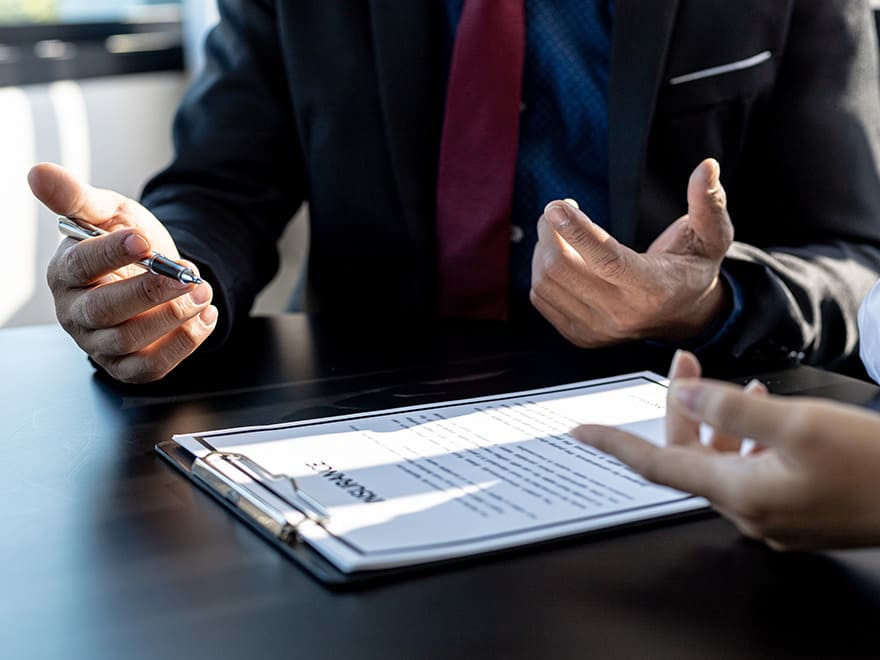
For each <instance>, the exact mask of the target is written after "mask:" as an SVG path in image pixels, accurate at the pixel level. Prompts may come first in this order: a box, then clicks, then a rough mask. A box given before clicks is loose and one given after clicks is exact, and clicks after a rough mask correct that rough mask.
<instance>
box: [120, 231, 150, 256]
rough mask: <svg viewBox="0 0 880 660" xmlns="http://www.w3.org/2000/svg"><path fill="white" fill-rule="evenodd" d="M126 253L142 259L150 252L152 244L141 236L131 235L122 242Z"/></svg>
mask: <svg viewBox="0 0 880 660" xmlns="http://www.w3.org/2000/svg"><path fill="white" fill-rule="evenodd" d="M122 247H123V249H125V253H126V254H128V255H130V256H132V257H140V256H143V255H144V254H146V253H147V252H149V251H150V244H149V243H147V240H146V239H145V238H144V237H143V236H141V235H140V234H129V235H128V236H126V237H125V240H123V241H122Z"/></svg>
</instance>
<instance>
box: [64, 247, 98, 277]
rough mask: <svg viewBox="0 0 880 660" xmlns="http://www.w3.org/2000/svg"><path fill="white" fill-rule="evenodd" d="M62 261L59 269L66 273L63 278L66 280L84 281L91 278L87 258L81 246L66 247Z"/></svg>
mask: <svg viewBox="0 0 880 660" xmlns="http://www.w3.org/2000/svg"><path fill="white" fill-rule="evenodd" d="M62 261H63V263H62V265H61V270H63V271H64V272H65V273H66V274H67V277H66V278H65V279H67V280H68V281H71V282H83V283H86V282H88V281H89V280H90V279H91V276H90V274H89V273H90V271H91V269H90V267H89V260H88V258H87V256H86V251H85V250H83V249H81V246H79V245H74V246H73V247H71V248H69V249H67V250H66V251H65V252H64V256H63V258H62Z"/></svg>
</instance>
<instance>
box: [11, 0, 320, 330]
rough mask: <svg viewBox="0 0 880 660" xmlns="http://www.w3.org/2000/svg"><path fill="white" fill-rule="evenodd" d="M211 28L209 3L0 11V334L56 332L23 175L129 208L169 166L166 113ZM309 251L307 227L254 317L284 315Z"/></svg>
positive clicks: (49, 230)
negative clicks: (126, 202)
mask: <svg viewBox="0 0 880 660" xmlns="http://www.w3.org/2000/svg"><path fill="white" fill-rule="evenodd" d="M217 20H218V13H217V6H216V0H161V1H159V0H0V200H2V203H3V217H2V218H0V222H2V223H3V227H4V231H5V236H6V238H5V239H4V246H3V248H4V250H3V252H4V257H3V259H0V281H2V282H4V283H5V284H4V286H3V287H2V288H0V328H2V327H12V326H23V325H33V324H39V323H53V322H55V312H54V303H53V301H52V298H51V296H50V294H49V291H48V287H47V286H46V283H45V279H46V278H45V273H46V266H47V265H48V262H49V259H50V258H51V256H52V254H54V252H55V250H56V248H57V246H58V243H59V241H60V236H59V235H58V231H57V228H56V217H55V216H54V215H53V214H52V213H50V212H49V211H48V210H47V209H46V208H44V207H43V206H42V205H41V204H39V203H38V202H37V201H36V200H35V199H34V198H33V196H32V195H31V193H30V190H29V188H28V185H27V172H28V170H29V169H30V168H31V167H32V166H33V165H34V164H35V163H39V162H43V161H50V162H54V163H59V164H61V165H63V166H64V167H67V168H68V169H70V170H71V171H73V172H74V173H75V174H76V175H77V176H79V177H80V178H81V179H83V180H84V181H88V182H90V183H91V184H93V185H95V186H97V187H100V188H110V189H113V190H117V191H119V192H121V193H122V194H124V195H127V196H129V197H132V198H134V199H137V198H138V197H139V196H140V192H141V189H142V187H143V185H144V183H145V182H146V181H147V180H148V179H149V178H150V177H151V176H152V175H153V174H155V173H156V172H157V171H158V170H160V169H161V168H162V167H164V166H165V165H166V164H167V163H168V162H169V160H170V159H171V157H172V144H171V127H172V121H173V117H174V113H175V111H176V109H177V106H178V105H179V103H180V100H181V98H182V97H183V95H184V93H185V92H186V88H187V86H188V84H189V81H190V79H191V77H192V76H193V75H195V74H196V73H197V72H198V70H199V69H200V68H201V66H202V63H203V61H204V57H203V54H202V44H203V41H204V38H205V35H206V33H207V32H208V30H209V29H210V28H211V27H212V26H213V25H214V24H215V23H216V21H217ZM307 241H308V234H307V220H303V221H301V222H298V223H295V224H292V225H291V229H290V230H289V231H288V232H287V234H285V237H284V238H283V239H282V242H281V245H280V249H281V253H282V269H281V272H280V273H279V276H278V277H277V278H276V280H275V281H274V282H273V283H272V284H271V285H270V286H269V287H267V289H266V290H265V291H264V292H263V294H262V295H261V296H260V298H259V299H258V301H257V304H256V306H255V308H254V312H255V313H276V312H278V311H282V310H284V309H285V308H286V305H287V301H288V299H289V296H290V290H291V288H292V282H293V281H295V279H296V277H297V275H298V273H299V271H300V269H301V264H302V260H303V254H304V245H305V244H306V243H307Z"/></svg>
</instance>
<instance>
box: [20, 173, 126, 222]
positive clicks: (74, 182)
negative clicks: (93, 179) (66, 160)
mask: <svg viewBox="0 0 880 660" xmlns="http://www.w3.org/2000/svg"><path fill="white" fill-rule="evenodd" d="M28 184H29V185H30V187H31V191H32V192H33V193H34V196H35V197H36V198H37V199H38V200H40V201H41V202H43V204H45V205H46V206H47V207H48V208H49V210H51V211H52V212H53V213H57V214H58V215H64V216H69V217H72V218H77V219H79V220H85V221H86V222H89V223H91V224H93V225H98V226H103V228H104V229H108V228H109V227H110V226H112V225H114V224H118V222H111V221H119V220H122V219H123V218H122V217H121V216H123V215H125V214H126V213H125V212H126V211H131V208H130V207H131V204H130V202H129V201H128V200H127V199H126V198H125V197H123V196H122V195H120V194H118V193H115V192H112V191H110V190H98V189H96V188H93V187H91V186H90V185H88V184H86V183H83V182H82V181H80V180H79V179H77V178H76V177H75V176H74V175H73V174H71V173H70V172H69V171H68V170H66V169H64V168H63V167H60V166H58V165H54V164H51V163H41V164H40V165H36V166H34V167H33V168H32V169H31V171H30V172H29V173H28ZM132 224H133V223H132Z"/></svg>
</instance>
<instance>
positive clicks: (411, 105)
mask: <svg viewBox="0 0 880 660" xmlns="http://www.w3.org/2000/svg"><path fill="white" fill-rule="evenodd" d="M435 5H436V6H439V3H430V2H399V1H398V0H370V9H371V16H372V30H373V36H374V39H373V43H374V48H375V57H376V70H377V77H378V83H379V88H380V94H381V98H382V104H383V111H384V115H385V116H384V120H385V129H386V134H387V140H388V144H389V149H390V152H391V153H390V156H391V165H392V168H393V170H394V177H395V180H396V182H397V188H398V192H399V196H400V202H401V206H402V211H403V215H404V217H405V218H406V222H407V224H408V226H409V228H410V232H411V235H412V238H413V240H414V242H415V244H416V245H417V246H418V247H420V248H422V249H429V248H430V246H432V245H433V240H434V237H433V226H434V225H433V217H434V200H435V196H436V180H437V158H438V151H439V144H440V132H441V130H442V113H443V80H442V71H443V68H442V66H443V64H442V54H443V47H442V43H441V39H442V32H441V30H440V29H439V26H440V25H441V23H440V18H441V16H440V14H438V13H437V8H436V6H435Z"/></svg>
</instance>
